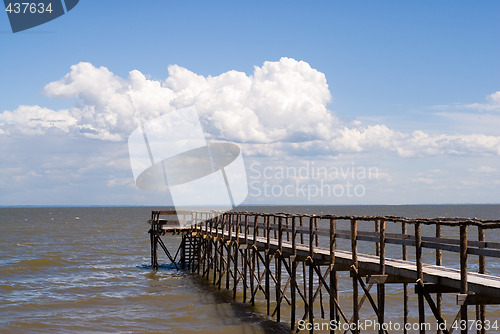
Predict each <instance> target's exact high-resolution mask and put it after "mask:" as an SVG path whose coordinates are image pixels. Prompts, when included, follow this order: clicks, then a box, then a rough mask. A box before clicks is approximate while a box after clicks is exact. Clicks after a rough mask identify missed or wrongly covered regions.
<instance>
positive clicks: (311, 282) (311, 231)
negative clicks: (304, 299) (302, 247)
mask: <svg viewBox="0 0 500 334" xmlns="http://www.w3.org/2000/svg"><path fill="white" fill-rule="evenodd" d="M314 219H315V218H314V217H310V218H309V302H308V304H309V323H310V325H311V330H310V331H309V332H310V333H312V332H313V331H314V267H313V266H314V260H313V259H314V237H315V234H316V233H315V231H314Z"/></svg>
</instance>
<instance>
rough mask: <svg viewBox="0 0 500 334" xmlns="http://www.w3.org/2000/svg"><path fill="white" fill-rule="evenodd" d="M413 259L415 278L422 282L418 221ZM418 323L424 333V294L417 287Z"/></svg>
mask: <svg viewBox="0 0 500 334" xmlns="http://www.w3.org/2000/svg"><path fill="white" fill-rule="evenodd" d="M415 261H416V262H417V280H420V281H421V282H422V283H424V272H423V267H422V227H421V226H420V223H419V222H416V223H415ZM417 291H418V323H419V325H420V331H419V332H420V334H425V308H424V306H425V305H424V295H423V293H422V292H421V291H420V290H419V289H418V290H417Z"/></svg>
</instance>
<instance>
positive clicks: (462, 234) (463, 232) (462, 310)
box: [460, 223, 469, 334]
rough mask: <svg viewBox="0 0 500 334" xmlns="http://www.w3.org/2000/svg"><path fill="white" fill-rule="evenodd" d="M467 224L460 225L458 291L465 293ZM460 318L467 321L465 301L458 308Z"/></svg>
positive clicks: (466, 288) (465, 331) (464, 332)
mask: <svg viewBox="0 0 500 334" xmlns="http://www.w3.org/2000/svg"><path fill="white" fill-rule="evenodd" d="M468 292H469V291H468V284H467V225H466V224H465V223H462V224H461V225H460V293H461V294H467V293H468ZM460 320H461V321H465V323H467V303H464V304H463V305H462V306H461V308H460ZM461 332H462V334H467V333H468V331H467V328H465V329H463V330H462V331H461Z"/></svg>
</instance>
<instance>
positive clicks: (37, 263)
mask: <svg viewBox="0 0 500 334" xmlns="http://www.w3.org/2000/svg"><path fill="white" fill-rule="evenodd" d="M68 262H69V261H68V260H65V259H62V258H57V257H56V258H41V259H29V260H22V261H19V262H17V263H14V265H15V266H18V267H21V268H32V267H35V268H40V267H42V268H43V267H52V266H59V265H62V264H66V263H68Z"/></svg>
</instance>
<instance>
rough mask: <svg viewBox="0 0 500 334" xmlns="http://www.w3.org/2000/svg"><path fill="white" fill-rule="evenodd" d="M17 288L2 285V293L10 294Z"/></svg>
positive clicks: (0, 289) (0, 286)
mask: <svg viewBox="0 0 500 334" xmlns="http://www.w3.org/2000/svg"><path fill="white" fill-rule="evenodd" d="M15 289H16V288H14V287H13V286H12V285H8V284H0V291H1V292H2V293H9V292H12V291H14V290H15Z"/></svg>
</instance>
